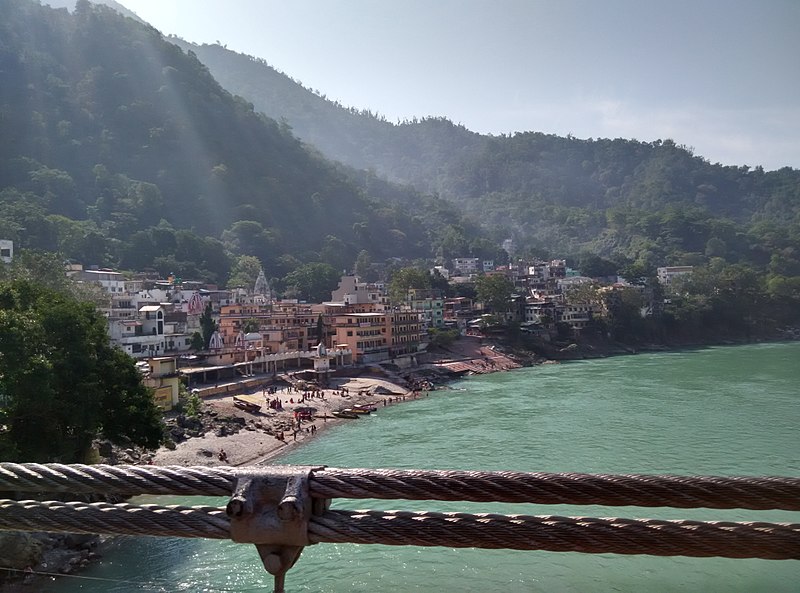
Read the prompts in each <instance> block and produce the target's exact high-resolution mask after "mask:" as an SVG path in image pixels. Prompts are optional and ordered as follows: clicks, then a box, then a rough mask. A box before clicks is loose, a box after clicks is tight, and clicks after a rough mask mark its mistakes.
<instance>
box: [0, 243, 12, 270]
mask: <svg viewBox="0 0 800 593" xmlns="http://www.w3.org/2000/svg"><path fill="white" fill-rule="evenodd" d="M12 259H14V241H9V240H8V239H0V261H2V262H3V263H6V264H10V263H11V260H12Z"/></svg>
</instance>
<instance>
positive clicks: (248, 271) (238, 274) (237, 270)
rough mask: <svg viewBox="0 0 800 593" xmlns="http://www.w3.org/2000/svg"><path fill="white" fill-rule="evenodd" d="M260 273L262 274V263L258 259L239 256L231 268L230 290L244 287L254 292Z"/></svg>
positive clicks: (251, 256)
mask: <svg viewBox="0 0 800 593" xmlns="http://www.w3.org/2000/svg"><path fill="white" fill-rule="evenodd" d="M259 272H261V261H260V260H259V259H258V258H257V257H255V256H253V255H241V256H239V257H238V258H237V259H236V262H235V263H234V264H233V267H232V268H231V277H230V278H229V279H228V288H237V287H240V286H243V287H245V288H247V289H249V290H252V289H253V286H255V283H256V278H258V274H259Z"/></svg>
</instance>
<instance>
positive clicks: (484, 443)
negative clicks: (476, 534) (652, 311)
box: [42, 342, 800, 593]
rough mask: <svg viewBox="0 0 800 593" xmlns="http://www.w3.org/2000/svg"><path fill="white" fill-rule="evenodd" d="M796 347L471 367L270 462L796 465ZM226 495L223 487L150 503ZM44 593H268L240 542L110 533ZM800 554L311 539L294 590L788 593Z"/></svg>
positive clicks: (788, 516) (497, 507) (625, 511)
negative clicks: (737, 556)
mask: <svg viewBox="0 0 800 593" xmlns="http://www.w3.org/2000/svg"><path fill="white" fill-rule="evenodd" d="M798 385H800V343H798V342H794V343H782V344H758V345H747V346H731V347H714V348H705V349H697V350H692V351H681V352H668V353H654V354H640V355H636V356H623V357H615V358H607V359H599V360H591V361H580V362H573V363H566V364H558V365H542V366H537V367H533V368H525V369H519V370H515V371H511V372H507V373H496V374H491V375H482V376H476V377H471V378H468V379H465V380H463V381H460V382H458V383H456V384H454V385H453V387H454V389H453V390H451V391H438V392H434V393H433V394H431V396H430V397H428V398H423V399H421V400H417V401H413V402H409V403H406V404H403V405H400V406H394V407H390V408H386V409H381V410H379V412H378V413H376V414H373V415H372V416H371V417H369V418H364V419H360V420H358V421H357V422H352V423H348V424H344V425H341V426H339V427H336V428H333V429H331V430H330V431H327V432H326V434H325V435H324V437H322V438H320V439H318V440H316V441H311V442H310V443H309V444H308V445H306V446H304V447H302V448H301V449H298V450H296V451H295V452H293V453H292V454H291V455H290V456H288V457H286V458H284V459H282V460H280V461H281V462H283V461H285V462H291V463H308V464H326V465H328V466H333V467H395V468H432V469H479V470H499V469H507V470H519V471H548V472H563V471H574V472H589V473H670V474H695V475H698V474H717V475H788V476H798V475H800V438H799V437H798V431H797V429H798V426H799V425H800V399H799V398H800V392H799V391H798ZM159 502H170V503H181V504H205V503H209V502H213V503H217V502H219V503H220V504H224V501H220V499H202V500H200V499H174V498H172V499H164V498H161V499H159ZM334 506H335V507H339V508H379V509H398V508H399V509H412V510H422V509H427V510H442V511H451V510H464V511H465V512H481V511H487V510H488V511H491V512H503V513H523V514H564V515H585V516H601V517H603V516H606V517H607V516H621V517H657V518H665V519H678V518H687V519H698V520H763V521H785V522H798V517H797V515H796V514H793V513H788V512H781V511H738V510H733V511H713V510H708V509H696V510H692V509H690V510H681V509H637V508H601V507H567V506H558V507H555V506H536V505H506V504H493V505H487V504H482V505H470V504H466V503H463V504H460V503H442V502H407V501H336V502H335V505H334ZM83 577H89V578H64V579H61V580H59V581H57V582H54V583H50V584H48V585H46V586H44V588H43V589H42V590H43V591H45V592H47V593H73V592H76V591H82V592H92V593H94V592H98V593H99V592H101V591H102V592H104V593H123V592H124V593H128V592H132V591H165V592H173V591H191V592H209V593H210V592H214V593H217V592H232V591H237V592H255V591H259V592H263V591H271V583H272V579H271V577H270V576H269V575H268V574H267V573H266V572H265V571H264V569H263V568H262V566H261V564H260V562H259V560H258V556H257V554H256V552H255V549H254V548H252V547H251V546H246V545H236V544H232V543H227V542H217V541H205V540H182V539H157V538H133V537H130V538H128V537H124V538H117V539H116V540H115V541H114V543H113V544H111V545H110V546H108V547H107V548H106V549H105V550H104V559H103V561H102V562H101V563H99V564H97V565H96V566H94V567H92V568H91V569H90V570H88V571H86V572H85V573H83ZM798 583H800V561H769V560H732V559H721V558H710V559H692V558H681V557H672V558H659V557H648V556H618V555H610V554H601V555H588V554H576V553H552V552H517V551H486V550H455V549H438V548H410V547H409V548H406V547H390V546H357V545H331V544H320V545H317V546H311V547H308V548H307V549H306V550H305V551H304V552H303V555H302V557H301V558H300V560H299V562H298V564H297V565H296V566H295V567H294V568H293V569H292V570H291V571H290V572H289V574H288V576H287V591H289V592H290V593H298V592H326V593H338V592H351V591H355V592H374V591H381V592H384V593H389V592H397V593H400V592H408V591H420V592H422V591H437V592H438V593H449V592H456V591H459V592H460V591H481V592H484V593H500V592H508V591H512V592H513V591H526V592H528V591H530V592H542V593H553V592H564V593H566V592H576V593H577V592H587V591H615V592H624V593H627V592H630V593H634V592H637V593H638V592H642V591H653V592H656V591H657V592H660V593H668V592H678V591H680V592H685V591H702V592H704V593H715V592H720V593H721V592H725V593H731V592H752V591H769V592H771V593H775V592H787V593H788V592H790V591H791V592H796V591H798Z"/></svg>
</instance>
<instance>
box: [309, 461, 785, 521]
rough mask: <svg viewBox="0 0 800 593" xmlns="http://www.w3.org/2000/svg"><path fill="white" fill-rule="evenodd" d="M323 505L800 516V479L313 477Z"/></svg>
mask: <svg viewBox="0 0 800 593" xmlns="http://www.w3.org/2000/svg"><path fill="white" fill-rule="evenodd" d="M310 488H311V495H312V496H315V497H319V498H377V499H406V500H450V501H457V500H460V501H470V502H510V503H537V504H572V505H590V504H591V505H604V506H641V507H675V508H700V507H706V508H714V509H733V508H741V509H753V510H764V509H782V510H790V511H797V510H800V478H787V477H722V476H663V475H661V476H659V475H635V474H629V475H609V474H579V473H523V472H477V471H441V470H393V469H350V468H348V469H339V468H326V469H323V470H317V471H316V472H314V474H313V476H312V479H311V482H310Z"/></svg>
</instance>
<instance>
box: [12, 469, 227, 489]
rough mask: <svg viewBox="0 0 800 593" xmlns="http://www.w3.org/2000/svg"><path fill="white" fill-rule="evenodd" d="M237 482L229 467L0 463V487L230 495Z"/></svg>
mask: <svg viewBox="0 0 800 593" xmlns="http://www.w3.org/2000/svg"><path fill="white" fill-rule="evenodd" d="M235 483H236V474H235V472H234V471H233V470H232V469H231V468H228V467H178V466H174V467H158V466H139V465H64V464H58V463H48V464H40V463H0V491H26V492H75V493H77V492H102V493H103V494H125V495H136V494H185V495H189V496H192V495H208V496H217V495H222V496H227V495H230V493H231V492H233V488H234V485H235Z"/></svg>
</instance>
